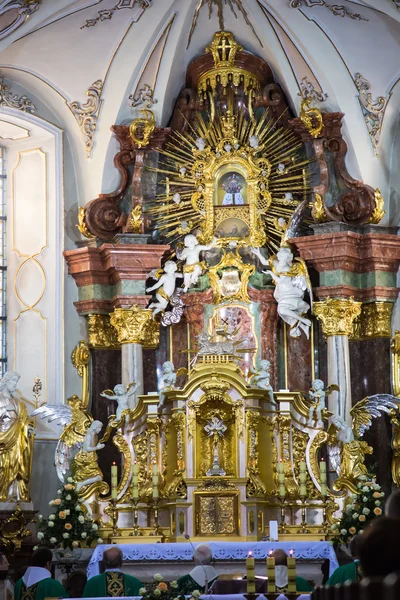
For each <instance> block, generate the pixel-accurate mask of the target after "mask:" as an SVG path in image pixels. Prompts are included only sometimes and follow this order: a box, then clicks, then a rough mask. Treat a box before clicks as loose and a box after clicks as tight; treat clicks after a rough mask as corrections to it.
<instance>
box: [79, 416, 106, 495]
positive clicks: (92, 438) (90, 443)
mask: <svg viewBox="0 0 400 600" xmlns="http://www.w3.org/2000/svg"><path fill="white" fill-rule="evenodd" d="M102 428H103V423H102V422H101V421H93V423H92V424H91V425H90V427H89V429H88V430H87V432H86V435H85V438H84V440H83V444H82V448H81V449H80V450H79V452H78V454H77V455H76V456H75V458H74V460H73V463H72V464H73V469H72V470H73V472H74V475H75V480H76V481H77V484H76V491H77V492H79V491H80V490H81V489H82V488H84V487H86V486H88V485H92V484H94V483H98V482H103V473H102V472H101V470H100V468H99V465H98V464H97V454H96V453H97V451H98V450H102V449H103V448H104V444H102V443H97V442H96V438H97V436H98V434H99V433H100V431H101V430H102Z"/></svg>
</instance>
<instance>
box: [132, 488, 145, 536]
mask: <svg viewBox="0 0 400 600" xmlns="http://www.w3.org/2000/svg"><path fill="white" fill-rule="evenodd" d="M132 504H133V531H131V533H130V534H129V535H132V536H135V537H136V536H138V535H142V534H141V533H140V531H139V525H138V520H139V511H138V504H139V500H138V498H135V497H132Z"/></svg>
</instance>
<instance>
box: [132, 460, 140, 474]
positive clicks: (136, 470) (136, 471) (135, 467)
mask: <svg viewBox="0 0 400 600" xmlns="http://www.w3.org/2000/svg"><path fill="white" fill-rule="evenodd" d="M132 475H136V476H137V475H139V465H138V464H137V462H136V460H135V461H134V463H133V465H132Z"/></svg>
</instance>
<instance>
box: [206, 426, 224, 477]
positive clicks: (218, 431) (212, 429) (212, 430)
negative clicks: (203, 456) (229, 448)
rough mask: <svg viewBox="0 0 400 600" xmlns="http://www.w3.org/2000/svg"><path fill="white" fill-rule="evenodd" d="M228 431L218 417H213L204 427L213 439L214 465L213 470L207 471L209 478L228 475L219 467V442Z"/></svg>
mask: <svg viewBox="0 0 400 600" xmlns="http://www.w3.org/2000/svg"><path fill="white" fill-rule="evenodd" d="M226 430H227V427H226V425H225V423H224V422H223V421H222V420H221V419H218V417H216V416H213V417H212V418H211V420H210V421H208V423H207V425H205V427H204V431H205V432H206V433H207V435H208V437H212V438H213V464H212V467H211V469H209V470H208V471H207V476H208V477H210V476H212V475H226V473H225V471H224V469H223V468H222V467H220V465H219V458H218V447H219V440H220V438H222V437H223V436H224V433H225V431H226Z"/></svg>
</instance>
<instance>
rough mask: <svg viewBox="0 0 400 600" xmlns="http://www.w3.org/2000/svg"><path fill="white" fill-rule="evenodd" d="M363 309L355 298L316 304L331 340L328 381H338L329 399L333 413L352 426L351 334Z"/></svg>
mask: <svg viewBox="0 0 400 600" xmlns="http://www.w3.org/2000/svg"><path fill="white" fill-rule="evenodd" d="M360 312H361V302H355V301H354V300H353V298H348V299H338V298H327V299H326V300H324V301H323V302H315V303H314V313H315V315H316V317H317V319H319V320H320V321H321V323H322V330H323V332H324V335H325V336H326V337H327V342H328V381H327V382H326V383H327V385H330V384H336V385H338V386H339V392H337V391H334V392H332V393H331V394H330V396H329V398H328V408H329V410H330V412H332V413H334V414H336V415H339V416H340V417H342V418H343V419H344V421H346V423H348V424H349V425H351V416H350V410H351V407H352V403H351V379H350V353H349V336H350V335H351V334H352V332H353V322H354V319H355V318H356V317H357V316H358V315H359V314H360Z"/></svg>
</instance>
